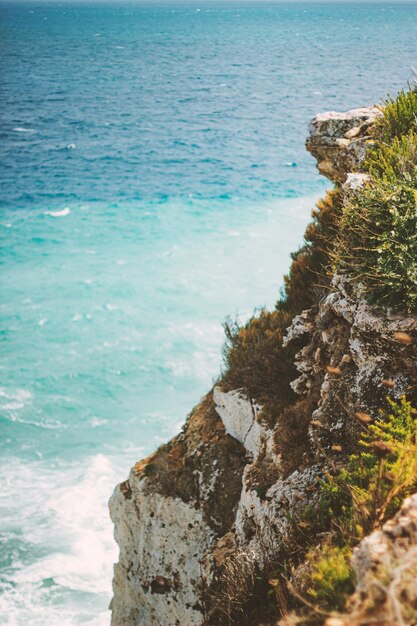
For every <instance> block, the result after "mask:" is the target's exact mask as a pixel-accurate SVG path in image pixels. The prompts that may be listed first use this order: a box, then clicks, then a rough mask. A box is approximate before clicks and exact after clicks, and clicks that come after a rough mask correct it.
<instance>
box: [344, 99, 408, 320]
mask: <svg viewBox="0 0 417 626" xmlns="http://www.w3.org/2000/svg"><path fill="white" fill-rule="evenodd" d="M416 118H417V93H416V91H414V90H410V91H408V92H404V91H402V92H401V93H400V94H399V96H398V98H397V99H396V100H389V101H388V102H387V104H386V107H385V109H384V115H383V116H382V117H381V118H380V119H379V120H378V122H377V124H376V126H375V129H374V138H375V140H376V141H375V143H374V145H373V146H372V147H371V148H370V150H369V153H368V156H367V159H366V161H365V171H367V172H369V174H370V175H371V179H370V181H369V182H368V183H367V184H366V185H365V186H364V187H363V189H361V190H360V192H359V193H357V194H355V195H354V196H353V198H352V200H351V201H350V202H349V203H348V204H347V205H346V206H345V207H344V209H343V212H342V216H341V218H340V223H339V226H340V228H339V234H338V237H337V241H336V248H335V253H334V259H335V263H334V268H335V269H336V270H338V271H340V270H342V271H346V272H347V273H348V274H349V275H350V276H351V277H352V278H353V279H354V280H355V281H357V282H359V283H361V284H362V285H363V287H364V288H365V292H366V296H367V298H368V300H369V301H370V302H371V303H372V304H377V305H380V306H384V307H390V308H392V309H399V310H405V311H408V312H414V311H417V126H416Z"/></svg>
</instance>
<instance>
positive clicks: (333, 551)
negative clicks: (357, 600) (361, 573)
mask: <svg viewBox="0 0 417 626" xmlns="http://www.w3.org/2000/svg"><path fill="white" fill-rule="evenodd" d="M351 557H352V549H351V548H350V547H349V546H343V547H342V548H340V547H338V546H335V545H332V544H331V543H325V544H324V545H323V546H322V547H321V549H320V550H319V552H318V553H316V552H315V551H311V552H309V553H308V554H307V559H308V560H309V561H310V570H309V586H308V587H307V589H306V592H305V593H306V596H307V598H308V599H309V601H310V602H312V603H314V604H315V605H318V606H319V607H320V609H321V610H322V611H327V612H329V611H342V610H343V608H344V605H345V601H346V598H347V597H348V596H349V595H350V594H351V593H353V590H354V574H353V571H352V567H351V565H350V560H351Z"/></svg>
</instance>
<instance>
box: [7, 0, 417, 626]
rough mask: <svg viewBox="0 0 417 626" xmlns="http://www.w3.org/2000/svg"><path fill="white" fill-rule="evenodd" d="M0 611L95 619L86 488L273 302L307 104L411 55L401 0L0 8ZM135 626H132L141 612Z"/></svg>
mask: <svg viewBox="0 0 417 626" xmlns="http://www.w3.org/2000/svg"><path fill="white" fill-rule="evenodd" d="M0 28H1V33H0V35H1V38H2V42H3V47H2V50H1V97H2V103H3V105H2V118H1V144H0V161H1V184H2V192H1V220H0V229H1V230H0V232H1V240H2V248H1V264H2V269H1V294H2V298H1V304H0V314H1V340H2V344H1V345H2V350H1V370H0V372H1V384H0V411H1V414H0V429H1V430H0V433H1V438H0V449H1V461H0V471H1V474H0V475H1V476H2V489H1V493H0V515H1V520H2V521H1V529H0V532H1V535H0V541H1V553H0V589H1V595H0V623H2V624H8V625H10V626H14V625H19V626H20V625H26V624H28V623H30V624H31V625H32V626H56V625H57V624H60V625H63V626H75V625H80V624H84V625H89V626H93V625H94V626H98V625H104V624H108V623H109V613H108V611H107V604H108V602H109V599H110V595H111V591H110V589H111V568H112V563H113V561H115V560H116V558H117V549H116V546H115V545H114V543H113V540H112V528H111V524H110V522H109V519H108V515H107V509H106V502H107V499H108V497H109V496H110V494H111V491H112V489H113V486H114V485H115V484H116V482H117V481H119V480H122V479H124V478H125V477H126V476H127V472H128V469H129V467H130V466H131V465H132V463H134V462H135V461H136V460H138V458H140V457H141V456H142V455H144V454H147V453H149V452H150V451H151V450H152V449H154V448H155V447H156V446H157V445H158V444H159V443H160V442H162V441H165V440H166V439H167V438H168V437H170V436H171V435H172V434H173V433H175V432H176V431H177V430H178V428H179V427H180V424H181V422H182V421H183V419H184V417H185V415H186V414H187V413H188V412H189V410H190V409H191V407H192V406H193V405H195V404H196V403H197V402H198V400H199V398H200V396H201V395H202V394H203V393H204V392H205V391H206V390H208V389H209V387H210V384H211V383H212V381H213V380H214V379H215V378H216V376H217V375H218V372H219V369H220V366H221V345H222V341H223V334H222V327H221V324H222V321H223V320H224V318H225V317H226V315H232V316H235V315H239V316H240V317H241V318H242V319H245V318H246V317H247V316H249V315H250V313H251V312H252V311H253V309H254V308H255V307H256V306H260V305H266V306H272V305H273V303H274V301H275V300H276V298H277V297H278V294H279V289H280V286H281V283H282V278H281V277H282V274H283V273H284V272H285V271H286V269H287V267H288V263H289V253H290V251H291V250H294V249H296V248H297V246H298V245H299V244H300V243H301V241H302V233H303V230H304V227H305V225H306V223H307V221H308V218H309V214H310V210H311V208H312V207H313V204H314V199H315V198H316V197H317V196H319V195H320V194H321V193H323V191H324V189H325V188H326V187H327V186H328V185H327V184H326V182H325V181H323V180H321V179H320V177H319V176H318V174H317V172H316V170H315V166H314V162H313V159H312V158H311V157H309V155H308V154H307V153H306V152H305V150H304V146H303V144H304V139H305V136H306V128H307V123H308V120H309V119H310V117H312V116H313V115H314V114H315V113H316V112H317V111H321V110H327V109H346V108H349V107H352V106H359V105H363V104H368V103H372V102H378V101H379V98H380V97H381V95H383V94H385V93H386V92H387V91H391V92H392V93H394V92H395V91H396V90H397V89H398V88H400V87H401V86H402V85H404V83H405V82H406V81H407V79H408V78H409V76H410V66H411V65H413V64H417V60H416V56H415V52H416V43H417V36H416V33H417V5H412V4H400V3H397V2H395V3H394V2H393V3H391V4H388V3H385V4H378V3H373V4H366V3H360V4H356V5H353V4H319V3H314V4H285V3H284V4H272V3H268V4H266V3H265V4H264V3H262V2H258V3H256V4H255V3H250V2H245V3H237V2H235V3H233V4H231V3H227V2H224V3H217V2H206V3H203V2H202V1H200V2H198V4H197V3H195V4H191V3H189V4H185V3H182V4H180V3H175V2H170V3H169V4H165V5H159V4H153V5H151V4H142V5H140V4H138V5H132V4H120V5H114V4H105V5H104V4H103V5H96V6H94V5H92V4H73V5H66V4H61V3H60V4H47V3H45V4H35V3H30V4H27V3H23V2H20V3H15V4H13V3H7V4H2V5H1V26H0ZM144 626H145V625H144Z"/></svg>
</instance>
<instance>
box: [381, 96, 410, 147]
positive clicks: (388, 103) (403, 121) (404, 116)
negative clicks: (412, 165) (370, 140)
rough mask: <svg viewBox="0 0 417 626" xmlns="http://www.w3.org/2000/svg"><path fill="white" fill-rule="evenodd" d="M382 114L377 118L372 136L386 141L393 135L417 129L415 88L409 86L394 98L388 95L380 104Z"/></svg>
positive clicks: (396, 135) (400, 134)
mask: <svg viewBox="0 0 417 626" xmlns="http://www.w3.org/2000/svg"><path fill="white" fill-rule="evenodd" d="M382 110H383V113H384V115H383V116H381V117H380V118H378V119H377V121H376V123H375V126H374V132H373V134H374V137H375V138H376V139H377V140H378V141H381V142H385V143H388V142H390V141H391V140H392V139H394V138H395V137H401V136H403V135H407V134H408V133H409V132H410V130H412V131H413V132H415V131H416V130H417V90H416V89H415V88H412V87H410V86H409V88H408V89H402V90H401V91H400V93H399V94H398V95H397V97H396V98H391V97H388V98H387V99H386V100H385V101H384V102H383V105H382Z"/></svg>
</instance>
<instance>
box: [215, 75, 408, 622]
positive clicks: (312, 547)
mask: <svg viewBox="0 0 417 626" xmlns="http://www.w3.org/2000/svg"><path fill="white" fill-rule="evenodd" d="M362 171H363V172H364V173H366V174H367V175H368V178H367V180H366V182H365V183H364V185H363V186H362V187H361V189H360V190H359V191H358V190H356V191H353V192H348V193H346V191H345V190H344V189H343V188H342V186H341V185H340V184H339V183H337V184H336V186H335V189H334V190H332V191H330V192H329V193H328V194H327V196H326V198H325V199H324V200H322V201H320V202H319V203H318V205H317V208H316V209H315V210H314V212H313V221H312V222H311V224H310V225H309V226H308V228H307V231H306V235H305V244H304V246H303V247H302V248H301V249H300V250H299V251H298V252H297V253H296V254H294V255H293V260H292V265H291V268H290V272H289V274H288V276H286V277H285V287H284V290H283V293H282V296H281V299H280V300H279V301H278V303H277V306H276V309H275V310H274V311H272V312H267V311H261V312H260V314H259V315H258V316H254V317H253V318H252V319H251V320H250V321H249V322H248V323H247V324H246V325H245V326H243V327H240V326H239V325H237V324H230V323H227V324H226V337H227V343H226V347H225V375H224V379H223V383H222V384H224V385H225V386H226V388H227V387H228V388H243V389H244V391H245V392H246V393H247V394H248V395H249V397H251V398H255V399H257V400H259V401H260V402H261V403H262V404H263V405H264V414H263V417H264V419H267V420H269V422H270V423H275V424H278V425H279V426H280V440H281V445H282V446H284V447H285V445H287V446H288V447H287V453H288V450H289V451H290V452H291V454H292V453H293V451H294V450H293V447H294V443H291V442H292V441H293V440H294V438H295V439H298V440H299V441H303V445H302V446H301V447H302V453H301V452H300V451H299V450H298V452H297V453H296V455H295V456H296V458H297V462H298V464H300V462H301V459H304V461H305V459H306V454H307V455H308V434H307V429H308V424H309V421H310V420H311V413H312V410H313V408H312V405H314V403H315V402H317V399H318V398H317V397H315V396H314V393H310V401H309V402H307V401H305V400H301V401H300V400H299V399H297V398H296V394H294V393H293V391H292V389H291V388H290V387H289V383H290V382H291V381H292V380H294V378H295V376H294V357H295V353H296V352H297V351H298V350H300V349H301V348H302V347H303V345H304V344H303V340H302V339H300V340H299V341H298V343H297V342H296V343H295V344H290V346H288V345H286V346H283V343H282V339H283V336H284V335H285V330H286V328H287V327H288V326H289V324H290V321H291V320H292V319H293V318H294V316H296V315H299V314H300V313H301V311H302V310H304V309H307V308H311V307H312V308H313V310H314V309H317V307H318V304H319V302H320V300H321V299H322V298H323V297H324V296H325V295H326V294H328V293H329V292H330V291H331V289H332V285H331V280H332V277H333V276H334V275H335V274H341V275H345V276H346V277H347V279H348V280H349V281H350V283H351V284H352V285H353V288H354V289H358V291H357V293H363V294H364V295H365V297H366V299H367V300H368V302H369V303H370V304H371V305H375V307H376V310H378V309H383V310H385V311H386V310H390V309H391V310H394V311H396V312H397V314H398V313H400V314H403V315H406V314H410V313H411V314H413V313H415V312H416V311H417V91H416V89H415V88H411V87H410V88H409V89H408V90H403V91H402V92H401V93H400V94H399V95H398V96H397V98H395V99H391V98H390V99H388V100H387V101H386V102H385V103H384V105H383V115H382V116H381V117H380V118H379V119H378V120H377V121H376V123H375V126H374V128H373V129H372V131H371V141H370V142H369V147H368V150H367V154H366V158H365V161H364V164H363V167H362ZM355 285H357V287H355ZM398 341H399V343H404V344H406V343H407V342H409V343H412V342H414V338H413V337H412V336H407V335H406V334H404V336H403V337H401V338H400V337H399V338H398ZM377 349H378V347H377V346H375V350H377ZM407 367H408V366H407ZM410 367H411V369H413V367H414V369H415V364H414V365H413V364H412V363H411V364H410ZM330 369H331V370H333V373H334V374H335V375H340V370H339V368H337V367H336V368H334V367H333V368H330ZM412 379H413V380H414V381H415V383H414V384H413V385H411V386H409V387H408V388H407V389H406V391H405V394H404V395H403V396H402V397H401V398H399V395H398V392H395V391H394V395H393V397H395V398H397V400H394V399H391V398H390V397H387V399H386V403H385V405H381V406H382V408H381V409H380V412H379V415H378V416H375V415H374V416H371V415H368V414H366V413H360V412H359V413H357V423H358V430H357V432H358V440H357V442H356V451H355V453H354V454H351V455H350V456H347V457H344V456H343V455H340V454H339V456H337V454H336V458H335V455H334V454H333V453H332V454H328V453H326V452H324V451H323V459H322V461H323V478H322V479H321V488H320V494H319V497H318V500H317V501H316V502H315V504H314V505H312V506H311V507H308V509H306V511H305V512H304V516H302V517H301V518H298V519H294V520H293V524H294V532H293V535H292V537H291V538H290V540H289V542H287V544H286V545H281V546H277V557H276V559H275V560H273V561H274V562H271V563H270V564H269V565H268V567H266V569H265V571H264V572H259V575H260V578H263V579H264V580H268V579H270V587H271V586H272V589H271V591H270V593H269V594H266V596H265V598H264V599H263V600H262V599H259V602H263V603H264V604H265V603H269V604H270V605H271V603H272V604H273V603H274V602H276V601H277V599H278V603H279V605H280V606H279V609H278V613H280V612H281V615H282V614H285V613H286V612H287V611H295V613H294V615H295V617H293V619H294V622H291V621H289V622H285V623H310V624H321V623H323V621H324V620H325V618H326V616H327V615H329V613H331V612H334V611H342V610H343V609H344V606H345V602H346V600H347V598H348V597H349V595H350V594H351V593H352V592H353V589H354V573H353V569H352V565H351V556H352V550H353V548H354V546H355V545H357V544H358V543H359V542H360V541H361V539H362V538H363V537H364V536H366V535H367V534H368V533H370V532H371V531H372V530H373V529H375V528H380V527H381V526H382V524H383V523H384V522H385V521H386V520H387V519H388V518H389V517H392V515H394V514H395V513H396V512H397V511H398V509H399V507H400V505H401V502H402V501H403V499H404V497H405V496H407V495H408V494H410V493H411V492H412V491H413V490H416V489H417V425H416V424H417V423H416V417H417V412H416V411H415V409H413V407H412V404H411V401H412V402H414V403H415V402H416V399H417V386H416V384H417V380H416V376H415V375H413V376H412ZM384 384H385V388H386V389H385V390H386V391H387V392H388V393H391V392H392V390H393V388H394V387H395V383H393V382H392V381H390V380H388V381H384ZM320 426H321V425H319V427H320ZM298 447H300V446H298ZM339 448H340V446H333V448H332V449H334V451H336V452H337V453H338V452H339V450H338V449H339ZM340 450H341V448H340ZM306 451H307V452H306ZM293 456H294V455H293ZM291 468H292V469H293V467H292V466H291ZM267 487H268V485H266V486H265V488H264V492H266V488H267ZM258 587H259V585H258ZM254 592H255V591H254ZM250 602H251V603H252V604H253V599H252V600H250ZM270 610H271V611H272V614H273V609H270ZM263 611H264V614H265V607H264V608H263ZM240 619H242V618H241V617H240ZM231 623H233V620H232V621H231ZM248 623H250V622H248ZM407 623H408V622H407Z"/></svg>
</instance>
